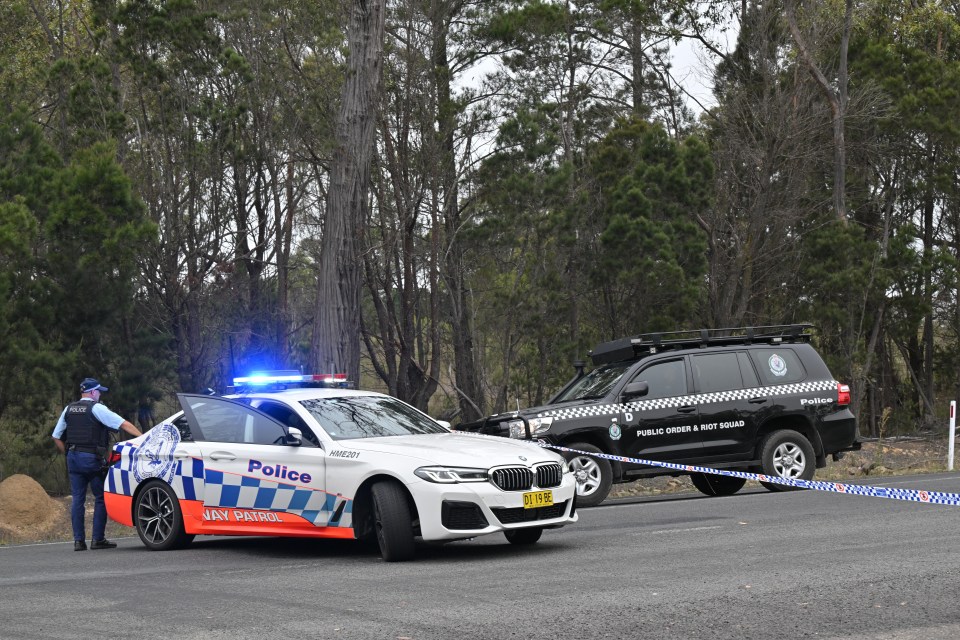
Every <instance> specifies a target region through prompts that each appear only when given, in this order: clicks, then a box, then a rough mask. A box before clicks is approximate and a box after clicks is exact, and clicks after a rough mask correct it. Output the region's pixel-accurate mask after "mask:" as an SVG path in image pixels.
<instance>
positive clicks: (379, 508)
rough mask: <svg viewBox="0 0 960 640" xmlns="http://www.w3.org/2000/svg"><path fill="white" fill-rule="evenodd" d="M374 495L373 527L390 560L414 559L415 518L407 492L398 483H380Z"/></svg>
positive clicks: (373, 491)
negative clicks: (411, 511) (413, 517)
mask: <svg viewBox="0 0 960 640" xmlns="http://www.w3.org/2000/svg"><path fill="white" fill-rule="evenodd" d="M370 491H371V494H372V495H373V528H374V531H375V532H376V536H377V544H378V545H379V547H380V555H381V556H382V557H383V559H384V560H385V561H386V562H403V561H404V560H410V559H411V558H413V554H414V542H413V519H412V518H411V516H410V505H409V504H408V503H407V495H406V493H405V492H404V490H403V489H401V488H400V486H398V485H397V484H396V483H395V482H378V483H376V484H375V485H373V487H371V489H370Z"/></svg>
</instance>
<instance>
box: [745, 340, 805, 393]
mask: <svg viewBox="0 0 960 640" xmlns="http://www.w3.org/2000/svg"><path fill="white" fill-rule="evenodd" d="M750 357H751V358H753V363H754V364H755V365H756V366H757V372H758V373H759V374H760V381H761V382H762V383H763V384H764V385H765V386H775V385H778V384H788V383H791V382H800V381H801V380H804V379H806V377H807V372H806V370H805V369H804V368H803V365H802V364H801V363H800V358H799V357H798V356H797V354H796V352H795V351H794V350H793V349H788V348H780V349H752V350H750Z"/></svg>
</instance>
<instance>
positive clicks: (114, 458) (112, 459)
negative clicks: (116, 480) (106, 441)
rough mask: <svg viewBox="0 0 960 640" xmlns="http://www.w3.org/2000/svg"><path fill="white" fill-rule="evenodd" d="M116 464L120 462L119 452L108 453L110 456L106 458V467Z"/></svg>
mask: <svg viewBox="0 0 960 640" xmlns="http://www.w3.org/2000/svg"><path fill="white" fill-rule="evenodd" d="M118 462H120V452H119V451H111V452H110V455H109V456H107V465H108V466H113V465H115V464H117V463H118Z"/></svg>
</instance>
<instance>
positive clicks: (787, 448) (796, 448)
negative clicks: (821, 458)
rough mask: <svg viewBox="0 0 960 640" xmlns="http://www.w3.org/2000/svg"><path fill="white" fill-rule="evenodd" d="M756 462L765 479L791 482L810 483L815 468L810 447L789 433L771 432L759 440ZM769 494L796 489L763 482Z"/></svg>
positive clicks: (794, 433) (815, 462) (801, 436)
mask: <svg viewBox="0 0 960 640" xmlns="http://www.w3.org/2000/svg"><path fill="white" fill-rule="evenodd" d="M760 462H761V464H762V465H763V472H764V473H765V474H767V475H768V476H779V477H781V478H788V479H791V480H812V479H813V474H814V472H815V471H816V468H817V460H816V456H815V454H814V453H813V445H811V444H810V441H809V440H807V439H806V438H805V437H804V436H803V435H802V434H800V433H798V432H796V431H793V430H792V429H783V430H781V431H774V432H773V433H771V434H770V435H768V436H767V437H766V438H764V440H763V444H761V446H760ZM760 484H762V485H763V486H764V487H766V488H767V489H769V490H770V491H796V490H797V489H798V487H789V486H787V485H783V484H777V483H775V482H763V481H761V482H760Z"/></svg>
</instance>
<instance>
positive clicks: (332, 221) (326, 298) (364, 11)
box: [310, 0, 384, 384]
mask: <svg viewBox="0 0 960 640" xmlns="http://www.w3.org/2000/svg"><path fill="white" fill-rule="evenodd" d="M383 37H384V0H353V2H352V3H351V6H350V26H349V29H348V39H349V48H350V53H349V57H348V60H347V70H346V79H345V81H344V85H343V92H342V93H341V101H340V112H339V116H338V117H337V127H336V148H335V150H334V154H333V164H332V166H331V170H330V191H329V196H328V200H327V215H326V221H325V223H324V229H323V239H322V241H321V245H320V246H321V253H320V272H319V274H318V280H319V284H318V289H317V307H316V314H315V315H314V331H313V341H312V344H311V349H310V355H311V358H310V359H311V362H312V363H313V365H314V367H315V368H316V370H317V371H324V372H331V371H336V372H345V373H347V375H348V376H349V377H350V379H351V380H353V381H355V382H357V383H358V384H359V381H360V287H361V268H362V267H361V264H360V257H359V248H360V239H361V237H362V235H363V227H364V224H365V221H366V219H367V213H368V209H369V191H370V163H371V160H372V157H373V150H374V141H375V140H374V133H375V131H376V119H377V106H378V104H379V92H380V75H381V70H382V68H383Z"/></svg>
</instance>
